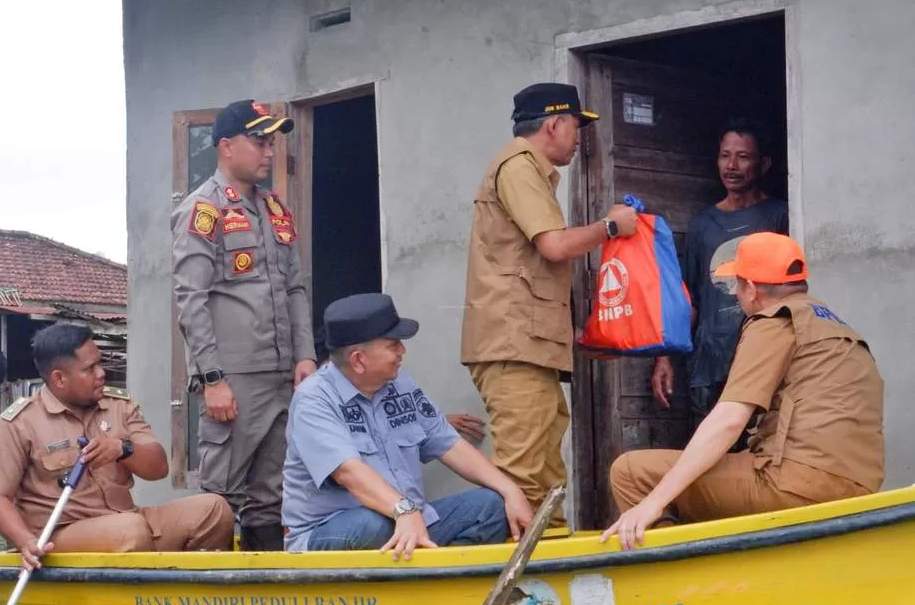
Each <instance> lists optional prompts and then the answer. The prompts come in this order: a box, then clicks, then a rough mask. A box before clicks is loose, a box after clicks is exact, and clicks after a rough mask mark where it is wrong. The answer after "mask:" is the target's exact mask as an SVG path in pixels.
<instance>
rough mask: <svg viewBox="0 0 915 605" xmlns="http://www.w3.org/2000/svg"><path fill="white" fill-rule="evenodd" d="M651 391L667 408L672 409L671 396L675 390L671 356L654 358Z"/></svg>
mask: <svg viewBox="0 0 915 605" xmlns="http://www.w3.org/2000/svg"><path fill="white" fill-rule="evenodd" d="M651 392H652V393H654V398H655V399H656V400H657V401H658V403H660V404H661V407H663V408H664V409H665V410H666V409H670V396H671V395H673V392H674V366H673V364H671V363H670V358H669V357H658V358H656V359H655V360H654V371H653V372H652V373H651Z"/></svg>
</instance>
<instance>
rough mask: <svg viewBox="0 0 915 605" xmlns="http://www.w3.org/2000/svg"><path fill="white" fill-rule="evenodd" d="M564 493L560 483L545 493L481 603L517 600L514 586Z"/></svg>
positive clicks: (498, 604)
mask: <svg viewBox="0 0 915 605" xmlns="http://www.w3.org/2000/svg"><path fill="white" fill-rule="evenodd" d="M565 493H566V490H565V488H564V487H563V486H562V485H557V486H555V487H553V489H551V490H550V493H548V494H547V496H546V499H544V501H543V504H541V505H540V508H538V509H537V513H536V514H535V515H534V518H533V519H532V520H531V524H530V525H529V526H528V528H527V530H526V531H525V532H524V536H523V537H522V538H521V541H520V542H518V546H517V547H515V552H513V553H512V556H511V557H510V558H509V559H508V563H506V565H505V567H504V568H503V569H502V573H501V574H499V579H498V580H497V581H496V585H495V586H494V587H493V589H492V590H491V591H490V592H489V595H488V596H487V597H486V600H485V601H483V605H508V604H509V603H516V602H518V599H516V598H515V597H514V594H513V593H515V591H514V588H515V586H516V585H517V584H518V580H520V579H521V576H522V575H523V574H524V568H525V567H527V562H528V561H530V558H531V555H532V554H533V553H534V548H536V547H537V541H538V540H540V536H542V535H543V530H545V529H546V526H547V525H548V524H549V522H550V518H551V517H552V515H553V510H555V509H556V507H557V506H559V504H560V503H561V502H562V499H563V497H564V496H565Z"/></svg>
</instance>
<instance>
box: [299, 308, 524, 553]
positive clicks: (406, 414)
mask: <svg viewBox="0 0 915 605" xmlns="http://www.w3.org/2000/svg"><path fill="white" fill-rule="evenodd" d="M324 327H325V331H326V339H327V343H328V347H329V348H330V349H331V353H330V363H328V364H327V365H325V366H324V367H322V368H321V369H320V370H319V371H318V372H317V373H315V374H314V375H313V376H311V377H309V379H308V380H306V381H305V382H303V383H302V384H301V385H299V388H298V389H296V392H295V395H294V396H293V398H292V404H291V409H290V411H289V423H288V425H287V427H286V438H287V441H288V447H287V451H286V463H285V466H284V469H283V525H284V526H285V527H286V528H287V535H286V550H290V551H303V550H357V549H369V548H381V550H382V551H388V550H391V551H392V554H393V557H394V559H395V560H397V559H398V558H399V557H400V556H401V555H403V557H404V558H405V559H409V558H410V556H411V554H412V552H413V550H414V548H417V547H428V548H434V547H436V546H437V545H443V546H445V545H449V544H487V543H497V542H502V541H504V540H505V538H506V535H507V533H508V531H509V530H510V532H511V535H512V537H513V538H515V539H516V540H517V539H518V538H519V537H520V535H521V532H522V531H524V529H525V528H526V527H527V525H528V524H529V523H530V520H531V517H532V511H531V508H530V506H529V505H528V503H527V499H526V498H525V497H524V494H523V493H522V492H521V490H520V489H519V488H518V487H517V486H516V485H515V484H514V483H512V481H511V480H510V479H509V478H508V477H506V476H505V475H503V474H502V473H501V472H500V471H499V470H498V469H496V467H495V466H493V465H492V463H490V462H489V460H487V459H486V457H485V456H483V454H482V453H480V452H479V451H477V450H476V449H475V448H474V447H473V446H472V445H470V444H469V443H468V442H466V441H464V440H463V439H461V438H460V437H459V436H458V434H457V433H456V432H455V430H454V429H453V428H452V427H451V426H450V425H449V424H448V422H447V420H446V419H445V417H444V416H443V415H442V414H441V413H440V412H439V410H438V408H437V407H436V406H435V405H434V404H433V403H432V402H431V401H430V400H429V398H428V397H427V396H426V395H425V393H424V392H423V390H422V389H421V388H420V387H419V386H418V385H417V384H416V383H415V382H414V381H413V379H412V378H411V377H410V376H409V375H408V374H407V373H406V372H405V371H403V370H401V369H400V365H401V362H402V361H403V356H404V353H405V348H404V345H403V343H402V340H404V339H408V338H411V337H413V336H414V335H415V334H416V332H417V331H418V330H419V324H418V323H417V322H415V321H413V320H412V319H406V318H400V317H399V316H398V315H397V311H396V309H395V308H394V303H393V301H392V300H391V298H390V297H389V296H387V295H384V294H357V295H354V296H349V297H347V298H343V299H341V300H338V301H336V302H334V303H332V304H331V305H330V306H328V307H327V310H326V311H325V313H324ZM433 459H438V460H441V461H442V462H443V463H444V464H445V465H446V466H448V467H449V468H450V469H451V470H453V471H454V472H456V473H457V474H459V475H460V476H462V477H463V478H464V479H466V480H468V481H471V482H473V483H476V484H478V485H481V486H483V487H481V488H478V489H473V490H469V491H466V492H463V493H460V494H457V495H454V496H449V497H447V498H442V499H440V500H436V501H434V502H428V501H427V500H426V497H425V494H424V492H423V479H422V464H423V463H426V462H429V461H430V460H433Z"/></svg>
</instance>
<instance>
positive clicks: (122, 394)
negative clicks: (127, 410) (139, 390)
mask: <svg viewBox="0 0 915 605" xmlns="http://www.w3.org/2000/svg"><path fill="white" fill-rule="evenodd" d="M102 394H103V395H104V396H105V397H111V398H112V399H124V400H126V401H130V393H128V392H127V389H122V388H119V387H113V386H106V387H105V388H104V389H102Z"/></svg>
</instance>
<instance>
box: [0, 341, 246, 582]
mask: <svg viewBox="0 0 915 605" xmlns="http://www.w3.org/2000/svg"><path fill="white" fill-rule="evenodd" d="M32 354H33V357H34V360H35V366H36V367H37V368H38V372H39V373H40V374H41V376H42V378H44V381H45V386H43V387H42V388H41V391H39V392H38V394H36V395H35V396H33V397H31V398H28V399H26V398H23V399H20V400H18V401H17V402H15V403H14V404H13V405H11V406H10V407H9V408H7V409H6V410H5V411H4V412H3V414H2V415H0V417H2V419H3V420H2V421H0V460H2V463H0V533H2V534H3V536H4V537H5V538H6V539H7V541H8V542H9V543H10V544H13V545H15V546H16V548H17V549H18V550H19V551H20V552H21V553H22V562H23V566H24V567H26V568H28V569H33V568H37V567H40V563H39V557H40V556H41V555H43V554H44V553H45V552H48V551H50V550H51V549H52V548H53V549H54V550H55V551H58V552H67V551H94V552H127V551H141V550H159V551H166V550H199V549H229V548H230V547H231V542H232V532H233V529H234V519H233V517H232V511H231V510H230V509H229V506H228V504H226V502H225V500H223V499H222V497H220V496H217V495H212V494H203V495H197V496H190V497H187V498H182V499H180V500H176V501H174V502H171V503H169V504H165V505H162V506H153V507H146V508H137V506H136V504H134V502H133V498H132V497H131V495H130V488H131V487H132V486H133V476H134V475H136V476H138V477H141V478H143V479H146V480H150V481H152V480H156V479H162V478H163V477H165V476H166V475H168V461H167V459H166V457H165V450H163V449H162V446H161V445H159V444H158V443H157V442H156V440H155V437H154V436H153V434H152V432H151V431H150V428H149V425H148V424H147V423H146V421H145V420H144V419H143V415H142V414H141V413H140V408H139V407H138V406H137V405H136V404H134V403H131V402H130V399H129V398H128V397H127V396H126V395H124V394H123V391H121V390H120V389H110V388H108V387H105V386H104V384H105V370H103V369H102V366H101V353H100V352H99V349H98V347H97V346H96V345H95V343H94V342H93V341H92V332H91V331H90V330H89V329H87V328H84V327H79V326H73V325H64V324H57V325H53V326H50V327H47V328H44V329H43V330H41V331H40V332H38V333H37V334H35V338H34V340H33V341H32ZM82 436H85V437H86V438H88V439H89V444H88V445H87V446H86V447H85V449H83V454H84V455H85V459H86V462H87V464H88V469H87V472H86V473H85V474H84V475H83V477H82V480H81V481H80V483H79V485H78V486H77V487H76V489H75V490H74V491H73V494H72V496H71V497H70V501H69V503H68V504H67V506H66V507H64V510H63V514H62V516H61V518H60V522H59V523H58V525H57V529H56V530H55V532H54V533H53V534H52V535H51V541H50V543H49V544H48V545H47V546H46V547H45V548H44V550H43V551H42V550H41V549H39V548H38V545H37V537H38V535H39V534H40V533H41V530H42V529H43V528H44V525H45V523H47V521H48V518H49V517H50V516H51V511H52V510H53V508H54V505H55V504H56V503H57V500H58V498H60V494H61V492H62V491H63V490H62V488H61V486H60V484H59V483H58V481H59V480H60V479H61V478H62V477H63V476H64V475H66V474H67V472H68V471H69V470H70V468H71V467H72V466H73V465H74V464H75V463H76V460H77V458H78V457H79V454H80V451H79V446H78V445H77V439H78V438H79V437H82Z"/></svg>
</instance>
